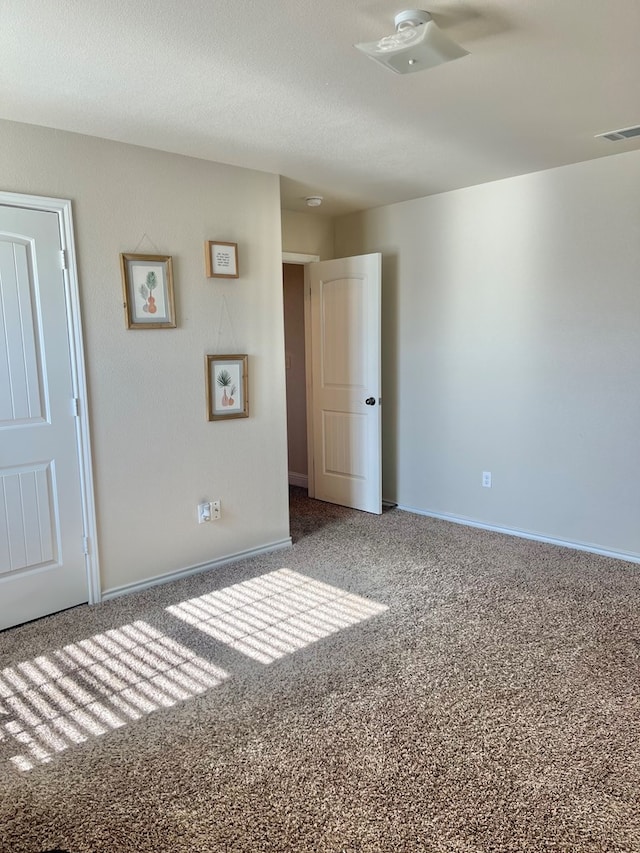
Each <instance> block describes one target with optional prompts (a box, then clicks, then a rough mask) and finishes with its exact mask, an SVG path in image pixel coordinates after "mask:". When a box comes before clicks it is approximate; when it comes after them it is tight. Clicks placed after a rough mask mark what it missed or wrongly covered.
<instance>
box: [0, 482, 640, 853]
mask: <svg viewBox="0 0 640 853" xmlns="http://www.w3.org/2000/svg"><path fill="white" fill-rule="evenodd" d="M292 534H293V536H294V542H295V544H294V547H293V549H292V550H290V551H280V552H278V553H274V554H271V555H267V556H264V557H259V558H254V559H251V560H246V561H243V562H240V563H236V564H234V565H231V566H228V567H225V568H224V569H220V570H218V571H216V572H214V573H207V574H201V575H198V576H195V577H192V578H190V579H187V580H184V581H180V582H177V583H173V584H170V585H166V586H162V587H156V588H154V589H151V590H148V591H147V592H145V593H140V594H136V595H131V596H127V597H123V598H120V599H117V600H114V601H111V602H107V603H105V604H104V605H101V606H99V607H96V608H91V609H90V608H87V607H81V608H75V609H74V610H72V611H67V612H65V613H61V614H57V615H55V616H52V617H49V618H47V619H43V620H40V621H38V622H34V623H31V624H28V625H24V626H22V627H20V628H16V629H12V630H10V631H6V632H4V633H2V634H0V851H2V853H13V851H16V853H39V851H43V850H48V849H50V848H56V847H57V848H61V849H63V850H68V851H70V853H112V851H113V852H114V853H115V851H118V853H129V851H131V853H165V851H166V853H169V851H171V853H173V851H175V852H176V853H193V851H198V853H208V851H211V852H212V853H213V851H216V852H217V851H221V852H222V851H247V853H261V851H269V853H272V851H313V853H315V851H318V853H323V851H335V853H339V851H353V853H355V851H363V853H365V851H442V853H445V851H447V853H448V851H452V853H453V851H455V853H463V852H464V853H480V851H482V853H485V851H486V853H500V851H545V853H549V851H566V853H569V851H570V852H571V853H586V851H594V853H595V851H598V853H605V851H606V853H610V851H611V853H613V852H614V851H629V852H630V851H640V666H639V664H640V567H638V566H635V565H632V564H627V563H622V562H617V561H614V560H610V559H607V558H604V557H597V556H593V555H588V554H584V553H579V552H574V551H570V550H568V549H561V548H556V547H553V546H551V545H545V544H540V543H534V542H528V541H525V540H521V539H515V538H511V537H506V536H501V535H499V534H493V533H489V532H484V531H480V530H475V529H472V528H464V527H460V526H456V525H452V524H447V523H445V522H440V521H436V520H430V519H426V518H421V517H418V516H414V515H411V514H408V513H402V512H400V511H398V510H388V511H386V512H385V513H384V514H383V516H382V518H376V517H373V516H369V515H366V514H363V513H358V512H354V511H351V510H347V509H344V508H341V507H335V506H332V505H328V504H322V503H319V502H315V501H309V500H308V499H307V498H306V497H305V496H304V493H303V492H302V490H299V489H293V490H292Z"/></svg>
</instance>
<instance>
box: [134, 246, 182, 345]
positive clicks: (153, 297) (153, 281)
mask: <svg viewBox="0 0 640 853" xmlns="http://www.w3.org/2000/svg"><path fill="white" fill-rule="evenodd" d="M120 270H121V272H122V291H123V295H124V317H125V323H126V325H127V329H175V327H176V312H175V305H174V301H173V264H172V261H171V256H170V255H131V254H121V255H120Z"/></svg>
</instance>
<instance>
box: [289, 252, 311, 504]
mask: <svg viewBox="0 0 640 853" xmlns="http://www.w3.org/2000/svg"><path fill="white" fill-rule="evenodd" d="M319 260H320V255H305V254H300V253H299V252H283V253H282V263H283V264H296V265H297V266H303V267H306V265H307V264H314V263H317V262H318V261H319ZM304 361H305V386H306V403H307V494H308V495H309V497H310V498H313V497H315V494H316V491H315V474H314V471H315V469H314V464H313V383H312V381H311V290H310V288H309V284H308V282H307V276H306V274H305V277H304Z"/></svg>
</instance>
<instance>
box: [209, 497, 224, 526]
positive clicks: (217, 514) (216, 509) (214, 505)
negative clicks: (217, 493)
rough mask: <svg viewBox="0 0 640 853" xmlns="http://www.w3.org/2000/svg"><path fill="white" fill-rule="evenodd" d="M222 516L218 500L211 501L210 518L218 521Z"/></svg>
mask: <svg viewBox="0 0 640 853" xmlns="http://www.w3.org/2000/svg"><path fill="white" fill-rule="evenodd" d="M221 517H222V507H221V506H220V501H219V500H217V501H211V520H212V521H218V519H219V518H221Z"/></svg>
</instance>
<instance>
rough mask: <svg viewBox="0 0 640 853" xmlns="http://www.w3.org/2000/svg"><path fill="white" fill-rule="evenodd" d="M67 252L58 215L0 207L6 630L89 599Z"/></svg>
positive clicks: (0, 593)
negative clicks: (64, 247) (64, 249)
mask: <svg viewBox="0 0 640 853" xmlns="http://www.w3.org/2000/svg"><path fill="white" fill-rule="evenodd" d="M62 250H63V242H62V234H61V230H60V217H59V215H58V213H57V212H55V211H53V210H34V209H26V208H21V207H19V206H15V207H14V206H12V205H8V204H0V629H2V628H7V627H10V626H12V625H17V624H19V623H21V622H26V621H28V620H30V619H35V618H37V617H39V616H43V615H45V614H48V613H53V612H54V611H57V610H62V609H64V608H67V607H71V606H72V605H75V604H80V603H81V602H86V601H87V600H88V599H89V597H90V595H89V593H90V590H89V583H88V572H87V556H86V555H87V551H88V548H87V545H88V536H87V527H86V524H85V516H86V515H87V513H86V509H85V505H84V503H83V483H82V479H81V474H82V470H83V469H82V466H81V463H80V449H79V438H78V436H79V429H78V421H79V412H80V409H79V402H78V393H79V392H78V380H77V377H76V376H75V375H74V367H75V365H76V364H77V362H78V359H77V358H76V356H78V355H79V354H78V352H77V349H76V345H75V343H77V342H74V343H72V334H71V324H70V319H69V316H70V315H69V305H68V300H69V299H70V290H71V289H70V287H69V279H68V275H67V274H66V273H65V269H66V263H65V254H64V252H63V251H62Z"/></svg>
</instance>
